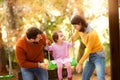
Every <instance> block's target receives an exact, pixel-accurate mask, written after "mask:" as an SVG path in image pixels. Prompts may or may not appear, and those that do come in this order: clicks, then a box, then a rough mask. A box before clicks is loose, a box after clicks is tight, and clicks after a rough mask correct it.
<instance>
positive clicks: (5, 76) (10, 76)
mask: <svg viewBox="0 0 120 80" xmlns="http://www.w3.org/2000/svg"><path fill="white" fill-rule="evenodd" d="M13 77H14V75H13V74H10V75H4V76H0V79H4V78H13Z"/></svg>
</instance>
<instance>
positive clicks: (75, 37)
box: [69, 31, 79, 42]
mask: <svg viewBox="0 0 120 80" xmlns="http://www.w3.org/2000/svg"><path fill="white" fill-rule="evenodd" d="M78 37H79V32H78V31H75V33H73V35H72V36H71V37H70V39H69V42H72V41H75V40H76V39H77V38H78Z"/></svg>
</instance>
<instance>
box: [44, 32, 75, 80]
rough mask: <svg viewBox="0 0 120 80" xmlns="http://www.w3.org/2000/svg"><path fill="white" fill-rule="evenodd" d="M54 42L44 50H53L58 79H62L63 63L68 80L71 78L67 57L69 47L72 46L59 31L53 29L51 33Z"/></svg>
mask: <svg viewBox="0 0 120 80" xmlns="http://www.w3.org/2000/svg"><path fill="white" fill-rule="evenodd" d="M52 38H53V41H54V43H52V45H51V46H46V50H49V51H52V52H53V58H54V63H56V64H57V68H58V70H57V73H58V78H59V80H63V77H62V67H63V64H64V65H65V66H66V68H67V73H68V80H72V71H71V65H70V58H69V48H70V47H72V46H73V44H70V43H68V42H66V41H65V39H64V35H63V33H62V32H61V31H55V32H54V33H53V35H52Z"/></svg>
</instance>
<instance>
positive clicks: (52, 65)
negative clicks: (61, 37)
mask: <svg viewBox="0 0 120 80" xmlns="http://www.w3.org/2000/svg"><path fill="white" fill-rule="evenodd" d="M72 51H73V52H72V53H73V58H71V59H70V64H71V66H76V65H77V60H76V59H75V55H74V50H73V48H72ZM48 56H49V57H48V59H49V61H48V70H54V69H56V68H57V64H55V63H54V62H53V61H51V60H50V53H49V51H48Z"/></svg>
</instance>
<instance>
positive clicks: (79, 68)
mask: <svg viewBox="0 0 120 80" xmlns="http://www.w3.org/2000/svg"><path fill="white" fill-rule="evenodd" d="M81 71H82V64H80V63H78V64H77V66H76V72H77V73H80V72H81Z"/></svg>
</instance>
